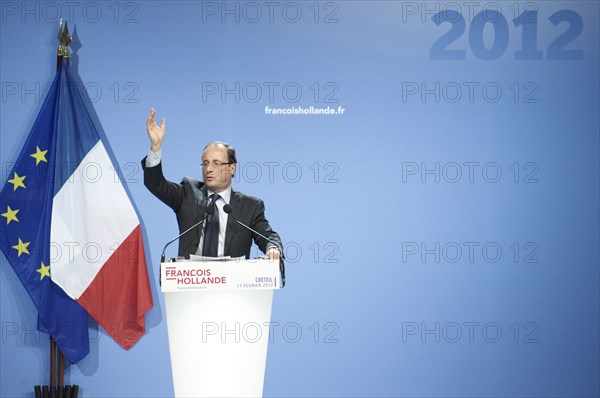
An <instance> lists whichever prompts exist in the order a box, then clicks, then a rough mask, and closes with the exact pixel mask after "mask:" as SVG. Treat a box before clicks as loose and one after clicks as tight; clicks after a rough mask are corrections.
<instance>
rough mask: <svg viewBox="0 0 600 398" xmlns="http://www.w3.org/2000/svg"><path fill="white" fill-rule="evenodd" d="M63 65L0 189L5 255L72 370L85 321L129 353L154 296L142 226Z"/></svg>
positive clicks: (83, 346)
mask: <svg viewBox="0 0 600 398" xmlns="http://www.w3.org/2000/svg"><path fill="white" fill-rule="evenodd" d="M106 148H107V145H105V143H104V142H103V139H101V137H100V135H99V134H98V130H97V129H96V127H95V125H94V123H93V121H92V118H91V117H90V115H89V113H88V110H87V108H86V106H85V103H84V100H83V98H82V96H81V94H80V92H79V91H78V88H77V85H76V83H75V81H74V79H73V77H72V76H71V74H70V72H69V70H68V66H67V64H66V62H65V61H63V63H62V65H61V66H60V68H59V70H58V72H57V74H56V77H55V79H54V82H53V84H52V86H51V88H50V91H49V93H48V96H47V98H46V99H45V101H44V104H43V105H42V109H41V111H40V113H39V115H38V117H37V119H36V121H35V123H34V126H33V128H32V130H31V133H30V134H29V137H28V138H27V141H26V143H25V145H24V146H23V150H22V152H21V154H20V155H19V157H18V159H17V162H16V163H15V166H14V168H13V170H12V171H11V173H10V175H9V177H8V181H7V183H6V184H5V185H4V187H3V188H2V191H0V215H1V216H2V217H0V233H1V238H0V249H1V250H2V252H3V253H4V255H5V256H6V258H7V260H8V262H9V263H10V264H11V266H12V267H13V269H14V270H15V272H16V274H17V275H18V276H19V279H20V280H21V282H22V283H23V286H24V287H25V289H26V290H27V292H28V293H29V295H30V297H31V299H32V301H33V303H34V305H35V306H36V308H37V310H38V314H39V321H40V325H38V328H40V329H41V330H44V331H47V332H48V333H49V334H50V335H51V336H52V337H53V338H54V340H55V341H56V343H57V345H58V347H59V348H60V350H61V351H62V352H63V353H64V354H65V356H66V357H67V359H68V360H69V361H70V362H71V363H75V362H77V361H79V360H80V359H81V358H83V357H84V356H85V355H87V353H88V352H89V342H88V332H87V327H88V325H87V314H86V311H87V313H89V315H91V316H92V317H93V318H94V319H95V320H96V321H97V322H98V324H100V325H101V326H102V327H103V328H104V329H105V330H106V331H107V332H108V333H109V334H110V335H111V336H112V337H113V338H114V339H115V340H116V341H117V342H118V343H119V344H120V345H121V346H122V347H124V348H126V349H129V348H131V346H133V345H134V344H135V343H136V342H137V341H138V340H139V339H140V338H141V336H142V335H143V334H144V332H145V322H144V314H145V313H146V312H148V311H149V310H150V309H151V308H152V305H153V304H152V295H151V291H150V284H149V281H148V271H147V266H146V259H145V254H144V247H143V243H142V233H141V229H140V221H139V219H138V217H137V214H136V212H135V210H134V208H133V205H132V203H131V201H130V200H129V197H128V195H127V193H126V191H125V189H124V187H123V185H122V183H121V181H120V179H118V178H117V177H116V174H115V170H116V168H115V167H114V165H113V162H112V161H111V158H110V156H109V155H108V152H107V150H106Z"/></svg>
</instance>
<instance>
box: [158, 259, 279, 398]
mask: <svg viewBox="0 0 600 398" xmlns="http://www.w3.org/2000/svg"><path fill="white" fill-rule="evenodd" d="M280 285H281V276H280V273H279V262H278V261H269V260H234V261H226V262H222V261H209V262H201V261H183V262H175V263H162V264H161V290H162V291H163V294H164V297H165V307H166V313H167V329H168V333H169V351H170V354H171V368H172V372H173V386H174V389H175V397H260V396H262V391H263V384H264V376H265V365H266V360H267V348H268V342H269V330H270V318H271V306H272V301H273V290H274V289H279V288H280Z"/></svg>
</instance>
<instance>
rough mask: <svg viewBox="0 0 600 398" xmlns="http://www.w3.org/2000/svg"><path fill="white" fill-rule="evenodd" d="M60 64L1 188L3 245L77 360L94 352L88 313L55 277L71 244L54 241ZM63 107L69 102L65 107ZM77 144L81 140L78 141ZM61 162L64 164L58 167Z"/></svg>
mask: <svg viewBox="0 0 600 398" xmlns="http://www.w3.org/2000/svg"><path fill="white" fill-rule="evenodd" d="M65 68H66V65H65V63H64V62H63V64H62V65H61V66H60V68H59V70H58V72H57V74H56V77H55V78H54V82H53V83H52V87H51V88H50V91H49V93H48V96H47V97H46V100H45V101H44V104H43V105H42V109H41V111H40V113H39V114H38V117H37V119H36V121H35V123H34V125H33V128H32V130H31V133H30V134H29V137H28V138H27V142H26V143H25V145H24V147H23V150H22V151H21V154H20V155H19V158H18V160H17V162H16V163H15V166H14V168H13V169H12V171H11V172H10V175H9V177H8V181H7V183H6V184H5V185H4V187H3V188H2V191H0V215H1V217H0V236H1V239H0V250H2V252H3V253H4V255H5V256H6V258H7V259H8V262H9V263H10V264H11V266H12V267H13V269H14V271H15V272H16V274H17V275H18V277H19V279H20V280H21V282H22V283H23V286H24V287H25V289H26V290H27V292H28V293H29V296H30V297H31V300H32V301H33V304H34V305H35V307H36V308H37V311H38V314H39V321H40V323H41V324H38V329H40V330H42V331H44V332H47V333H49V334H50V335H51V336H52V337H53V338H54V340H55V341H56V344H57V345H58V347H59V349H60V350H61V351H62V352H63V354H64V355H65V357H66V358H67V359H68V360H69V361H70V362H71V363H76V362H78V361H79V360H80V359H82V358H83V357H85V356H86V355H87V354H88V353H89V350H90V349H89V339H88V322H87V320H88V314H87V312H86V311H85V310H84V309H83V308H82V307H81V306H80V305H79V304H78V303H77V302H75V301H74V300H73V299H72V298H70V297H69V296H67V294H65V292H64V291H63V289H61V288H60V287H59V286H58V285H56V284H55V283H54V282H53V281H52V279H51V278H50V272H51V268H50V263H51V262H54V261H56V258H53V256H55V257H56V256H61V255H65V253H66V252H68V250H67V249H68V248H56V247H54V250H51V248H53V244H52V242H50V228H51V221H52V220H51V218H52V201H53V196H54V189H55V183H54V179H55V175H56V174H57V173H56V171H60V168H66V167H69V165H68V164H56V162H55V161H54V159H55V154H56V152H57V151H61V150H64V148H57V140H56V137H57V129H58V118H59V109H61V104H60V99H61V96H60V91H61V87H62V86H63V85H65V84H67V83H68V82H67V78H66V71H65V70H64V69H65ZM62 108H63V109H64V105H63V107H62ZM73 144H74V145H76V143H73ZM57 168H59V169H57Z"/></svg>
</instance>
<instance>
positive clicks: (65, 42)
mask: <svg viewBox="0 0 600 398" xmlns="http://www.w3.org/2000/svg"><path fill="white" fill-rule="evenodd" d="M61 19H62V18H61ZM59 41H60V43H61V44H62V46H63V49H62V52H63V57H65V58H69V45H70V44H71V42H72V41H73V39H72V38H71V35H70V34H69V26H68V25H67V20H65V25H64V28H63V29H62V33H61V37H60V40H59Z"/></svg>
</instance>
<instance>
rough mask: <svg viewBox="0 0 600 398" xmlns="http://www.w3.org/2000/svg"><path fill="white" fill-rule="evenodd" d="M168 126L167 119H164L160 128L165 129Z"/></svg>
mask: <svg viewBox="0 0 600 398" xmlns="http://www.w3.org/2000/svg"><path fill="white" fill-rule="evenodd" d="M166 124H167V121H166V119H165V118H164V117H163V118H162V120H161V121H160V128H161V129H163V130H164V129H165V125H166Z"/></svg>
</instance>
